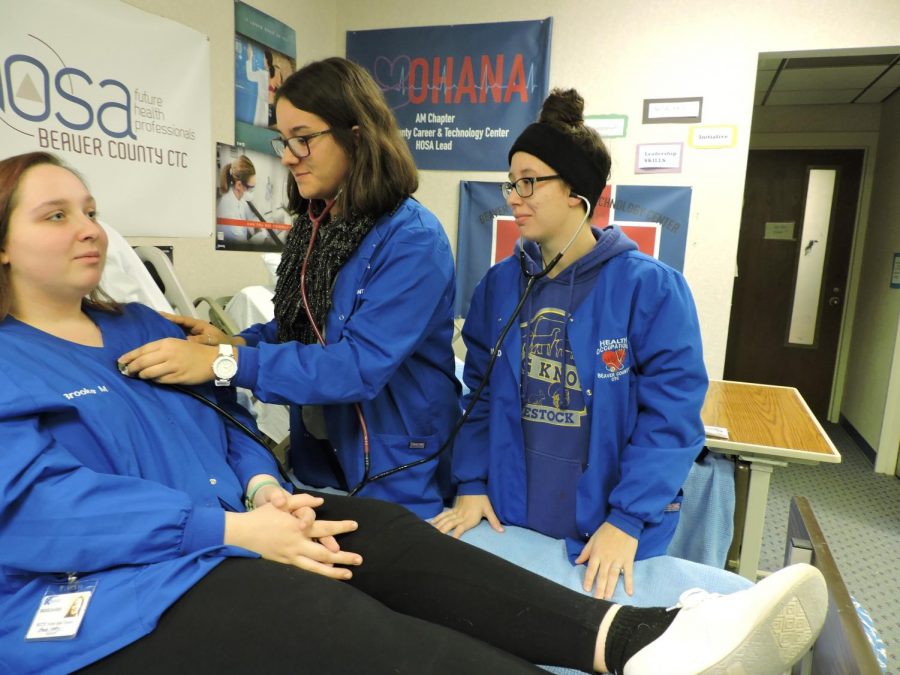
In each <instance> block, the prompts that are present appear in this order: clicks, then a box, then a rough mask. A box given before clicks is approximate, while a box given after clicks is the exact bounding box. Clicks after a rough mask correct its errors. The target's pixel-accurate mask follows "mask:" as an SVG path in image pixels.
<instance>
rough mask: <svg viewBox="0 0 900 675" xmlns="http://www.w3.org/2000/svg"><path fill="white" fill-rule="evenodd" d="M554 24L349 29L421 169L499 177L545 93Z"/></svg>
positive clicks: (356, 52)
mask: <svg viewBox="0 0 900 675" xmlns="http://www.w3.org/2000/svg"><path fill="white" fill-rule="evenodd" d="M551 28H552V20H551V19H550V18H547V19H543V20H541V21H513V22H505V23H482V24H469V25H456V26H427V27H421V28H392V29H387V30H368V31H348V32H347V58H348V59H350V60H352V61H355V62H357V63H359V64H360V65H362V66H363V67H364V68H366V69H367V70H368V71H369V72H370V73H371V74H372V76H373V78H374V79H375V82H376V83H377V84H378V86H379V88H380V89H381V91H382V92H384V95H385V98H386V99H387V101H388V104H389V105H390V106H391V108H392V109H393V111H394V114H395V115H396V117H397V121H398V123H399V125H400V133H401V134H403V137H404V138H405V139H406V141H407V143H408V144H409V148H410V150H412V153H413V157H414V159H415V161H416V165H417V166H418V167H419V168H420V169H444V170H446V169H463V170H468V171H505V170H506V169H507V167H508V163H507V159H506V155H507V153H508V152H509V148H510V146H511V145H512V142H513V140H515V138H516V137H517V136H518V135H519V134H520V133H521V132H522V130H523V129H524V128H525V127H526V126H528V125H529V124H530V123H532V122H534V121H536V120H537V117H538V113H539V111H540V109H541V103H542V102H543V100H544V98H545V97H546V95H547V86H548V78H549V66H550V31H551Z"/></svg>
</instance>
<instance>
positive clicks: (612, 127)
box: [584, 115, 628, 138]
mask: <svg viewBox="0 0 900 675" xmlns="http://www.w3.org/2000/svg"><path fill="white" fill-rule="evenodd" d="M584 124H585V126H588V127H592V128H593V129H596V130H597V133H598V134H600V136H601V137H603V138H623V137H624V136H626V135H627V133H628V116H627V115H588V116H586V117H585V118H584Z"/></svg>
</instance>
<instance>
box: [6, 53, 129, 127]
mask: <svg viewBox="0 0 900 675" xmlns="http://www.w3.org/2000/svg"><path fill="white" fill-rule="evenodd" d="M76 88H77V89H78V90H81V89H83V90H85V91H84V93H83V94H81V95H78V94H76V93H75V91H76ZM88 93H90V94H91V96H90V97H88V96H87V94H88ZM131 110H132V101H131V93H130V91H129V89H128V87H126V86H125V84H124V83H122V82H120V81H119V80H115V79H112V78H104V79H101V80H99V81H95V78H93V77H91V76H90V75H89V74H88V73H86V72H85V71H83V70H81V69H79V68H73V67H70V66H63V67H61V68H54V67H53V66H50V67H48V66H47V65H46V64H45V63H43V62H42V61H40V60H38V59H37V58H35V57H34V56H30V55H28V54H10V55H9V56H7V57H6V58H5V59H4V61H3V68H2V71H0V115H2V116H3V117H4V118H5V119H4V121H5V122H7V123H9V124H10V126H12V127H13V128H15V129H16V130H17V131H20V132H22V133H28V132H25V131H22V129H19V128H17V127H16V125H15V124H14V120H11V119H9V118H10V117H12V116H16V117H18V118H20V119H21V120H24V121H27V122H33V123H37V124H39V123H42V122H46V121H47V120H48V119H51V115H52V118H53V119H55V120H56V121H58V122H59V123H60V124H62V125H63V126H64V127H66V128H67V129H71V130H72V131H84V130H86V129H89V128H91V127H92V126H93V125H94V123H95V122H96V126H97V127H99V128H100V130H101V131H102V132H103V133H104V134H106V135H107V136H109V137H110V138H131V139H137V136H135V135H134V132H133V131H132V124H131ZM28 135H29V136H30V135H33V134H28Z"/></svg>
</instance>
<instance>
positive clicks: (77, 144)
mask: <svg viewBox="0 0 900 675" xmlns="http://www.w3.org/2000/svg"><path fill="white" fill-rule="evenodd" d="M209 79H210V61H209V42H208V40H207V38H206V36H204V35H202V34H201V33H198V32H196V31H194V30H192V29H189V28H187V27H185V26H182V25H180V24H178V23H175V22H173V21H170V20H168V19H163V18H161V17H158V16H155V15H152V14H148V13H146V12H143V11H141V10H138V9H135V8H134V7H130V6H129V5H126V4H125V3H122V2H117V1H114V0H79V2H71V0H29V1H28V2H18V3H4V4H3V6H2V8H0V155H2V156H3V157H9V156H11V155H16V154H20V153H24V152H32V151H36V150H43V151H47V152H51V153H54V154H56V155H57V156H59V157H60V158H61V159H62V160H63V161H64V162H66V163H67V164H68V165H69V166H71V167H72V168H74V169H75V170H77V171H78V172H79V173H80V174H81V175H82V176H83V177H84V178H85V180H86V182H87V183H88V187H89V189H90V190H91V192H92V194H93V195H94V197H95V198H96V200H97V204H98V209H99V212H100V214H101V216H102V218H103V220H104V221H105V222H108V223H109V224H110V225H112V226H113V227H115V228H116V229H117V230H118V231H119V232H121V233H122V234H125V235H130V236H167V237H173V236H175V237H196V236H208V235H209V234H210V232H211V229H212V223H213V222H215V221H214V215H213V214H214V210H213V203H212V200H211V199H210V198H209V186H210V185H211V184H212V182H213V158H212V152H211V147H212V144H211V141H210V95H209Z"/></svg>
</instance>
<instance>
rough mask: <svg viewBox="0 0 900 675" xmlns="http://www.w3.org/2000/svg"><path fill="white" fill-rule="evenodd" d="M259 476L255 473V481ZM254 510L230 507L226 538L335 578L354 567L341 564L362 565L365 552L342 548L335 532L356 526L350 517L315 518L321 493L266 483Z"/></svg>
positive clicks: (269, 557) (344, 577)
mask: <svg viewBox="0 0 900 675" xmlns="http://www.w3.org/2000/svg"><path fill="white" fill-rule="evenodd" d="M256 479H257V477H254V478H253V479H251V484H252V483H253V481H254V480H256ZM253 501H254V506H255V508H254V509H253V510H252V511H248V512H246V513H233V512H226V514H225V542H224V543H225V544H227V545H230V546H240V547H241V548H246V549H248V550H250V551H254V552H256V553H259V554H260V555H261V556H262V557H263V558H265V559H266V560H272V561H274V562H279V563H282V564H285V565H293V566H294V567H299V568H300V569H303V570H307V571H309V572H315V573H316V574H321V575H322V576H326V577H330V578H332V579H340V580H347V579H350V578H351V577H352V576H353V573H352V572H351V571H350V570H349V569H346V568H345V567H340V566H342V565H350V566H355V565H361V564H362V556H360V555H359V554H357V553H352V552H350V551H342V550H341V547H340V545H339V544H338V542H337V539H335V537H336V536H337V535H340V534H345V533H347V532H353V531H354V530H356V528H357V527H358V526H357V523H356V522H355V521H352V520H317V519H316V512H315V509H316V508H317V507H319V506H321V505H322V504H323V503H324V500H323V499H322V498H321V497H313V496H312V495H308V494H302V493H301V494H291V493H290V492H288V491H287V490H285V489H283V488H282V487H281V486H279V485H266V486H264V487H262V488H260V489H259V490H258V491H257V492H256V494H255V495H254V499H253Z"/></svg>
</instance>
